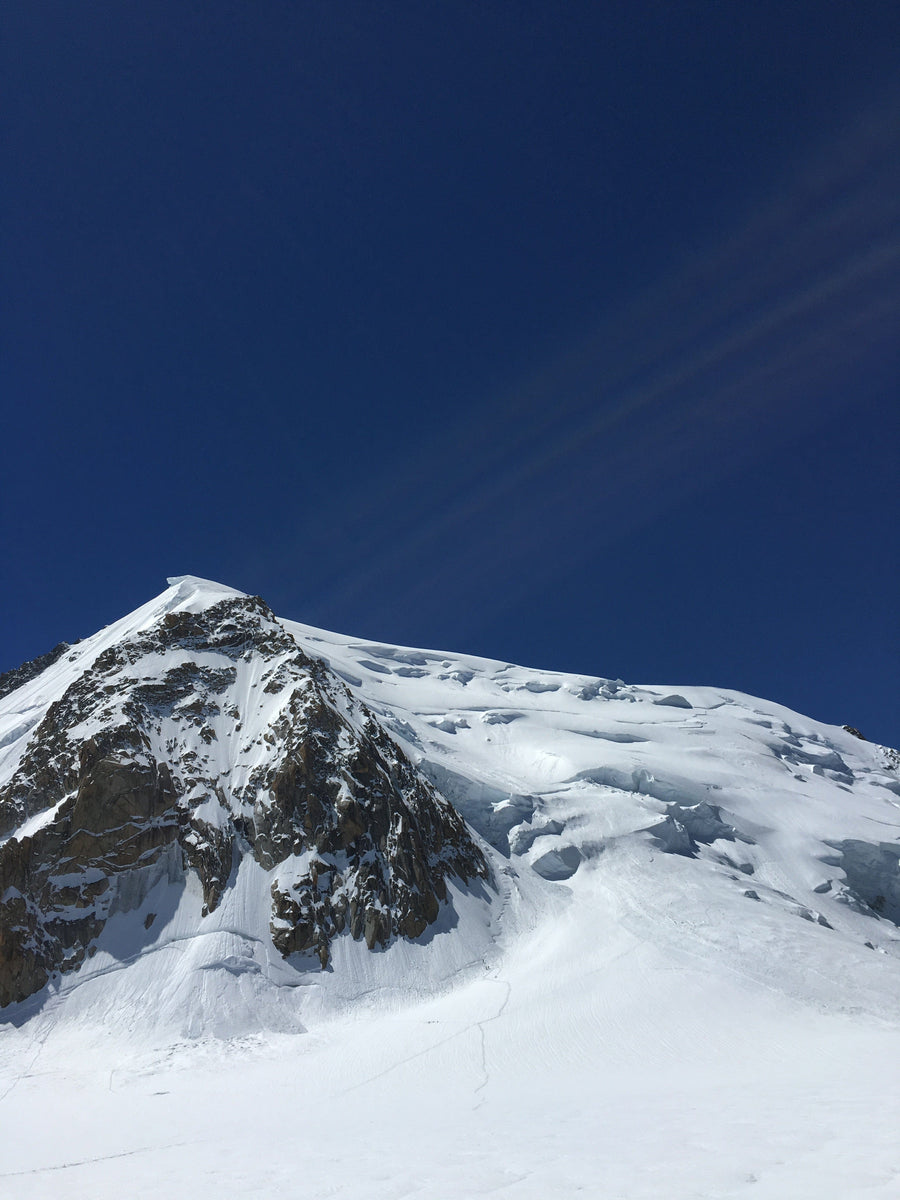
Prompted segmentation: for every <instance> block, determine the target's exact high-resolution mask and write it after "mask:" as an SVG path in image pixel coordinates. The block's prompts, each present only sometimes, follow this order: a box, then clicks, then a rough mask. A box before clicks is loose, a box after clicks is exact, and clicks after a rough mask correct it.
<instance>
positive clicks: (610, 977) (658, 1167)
mask: <svg viewBox="0 0 900 1200" xmlns="http://www.w3.org/2000/svg"><path fill="white" fill-rule="evenodd" d="M227 595H231V596H233V595H235V593H234V592H232V591H231V590H230V589H223V588H221V587H219V585H216V584H212V583H209V582H207V581H202V580H196V579H193V578H192V577H181V578H179V579H178V580H176V581H173V584H172V586H171V587H170V588H169V590H168V591H167V592H165V593H163V595H162V596H161V597H158V598H157V599H156V600H154V601H151V602H150V603H149V604H147V605H144V606H143V607H142V608H141V609H138V610H137V611H136V612H135V613H133V614H131V615H130V616H128V617H126V618H124V619H123V620H122V621H121V622H117V623H116V624H114V625H112V626H109V627H108V628H107V629H105V630H101V631H100V633H98V634H97V635H95V637H94V638H89V639H87V640H86V641H85V642H83V643H80V644H79V645H77V646H75V647H72V648H71V649H70V650H69V651H68V652H67V653H66V654H65V655H63V656H62V658H61V659H60V660H58V661H57V662H56V663H55V664H53V665H52V666H51V667H49V668H47V669H46V670H45V671H44V672H43V673H42V674H41V675H39V676H38V677H36V678H35V679H33V680H31V681H30V682H29V683H28V684H26V685H24V686H23V687H22V688H20V689H19V690H18V691H17V692H14V693H11V694H10V695H9V696H8V697H6V698H5V699H4V700H3V701H2V702H0V771H2V772H3V775H4V777H6V775H7V774H8V773H9V772H11V771H12V770H13V769H14V768H15V764H16V763H17V762H18V761H19V758H20V757H21V755H22V753H23V752H24V749H25V746H26V744H27V742H28V738H29V737H30V735H31V732H32V731H33V730H34V729H35V727H36V726H37V725H38V724H39V723H40V721H41V719H42V718H43V716H44V714H45V712H46V710H47V708H48V707H49V705H50V704H51V703H52V701H53V700H54V699H55V698H57V697H58V695H59V694H60V692H61V691H62V690H63V689H64V688H65V687H67V686H68V685H69V684H70V683H71V682H72V681H73V680H75V679H76V678H78V676H79V675H80V673H81V672H82V671H84V670H85V669H86V668H87V667H89V666H90V664H91V663H92V662H94V661H95V660H96V658H97V656H98V655H99V654H100V653H102V652H103V651H104V650H105V649H107V648H108V647H110V646H112V645H114V644H116V642H117V641H119V640H121V639H122V637H123V636H125V635H130V634H133V633H135V632H136V631H137V630H140V629H146V628H149V627H150V626H151V625H152V624H153V623H154V622H155V621H157V620H159V619H160V618H161V616H162V615H164V614H165V613H169V612H172V611H173V610H176V609H178V608H185V609H188V610H191V611H196V610H198V609H200V608H203V607H204V606H206V605H208V604H211V603H215V602H216V601H217V600H220V599H222V598H223V597H224V596H227ZM282 624H283V626H284V628H285V629H287V630H288V631H289V632H290V633H291V634H292V636H293V637H294V638H295V639H296V640H297V642H298V644H299V645H300V646H301V647H302V648H303V649H304V650H305V651H306V652H307V653H308V654H310V655H313V656H316V657H319V658H322V659H323V660H324V661H325V662H326V663H327V664H328V666H329V668H330V669H331V670H332V671H334V672H335V673H336V674H337V675H338V676H339V677H340V678H341V679H343V680H345V681H347V683H348V685H349V686H350V688H351V690H352V691H353V692H354V693H355V694H356V695H357V696H358V697H359V698H360V699H362V700H363V701H364V703H365V704H366V705H368V707H369V708H370V709H371V710H372V711H373V712H377V713H378V714H379V716H380V718H381V719H382V720H383V721H384V722H385V724H386V727H387V728H388V729H389V730H390V732H391V733H392V735H393V736H394V737H395V738H396V739H397V740H398V741H399V742H400V743H401V745H403V747H404V748H405V749H406V751H407V753H408V754H409V755H410V756H411V758H412V759H413V761H414V762H416V763H417V764H418V765H419V767H420V769H421V770H422V771H423V773H425V774H426V775H428V776H429V777H430V778H431V779H432V780H433V781H436V782H437V786H438V787H439V788H440V789H441V790H444V792H445V794H446V795H447V796H448V798H449V799H450V800H451V801H452V802H453V803H454V804H456V805H457V807H458V808H459V809H460V810H461V811H462V812H463V814H464V815H465V817H466V818H467V819H468V820H469V822H470V823H471V824H472V826H474V828H475V829H476V830H477V831H478V833H479V834H481V835H482V836H483V837H484V838H485V839H486V840H487V842H489V843H491V844H492V846H493V848H492V849H491V848H488V851H487V852H488V853H489V855H490V858H491V862H492V867H493V871H494V877H495V882H496V893H494V892H491V893H490V895H491V897H492V898H491V900H490V903H488V902H487V901H486V900H485V899H484V898H480V897H479V896H478V895H476V894H475V893H474V892H473V893H468V892H465V891H462V890H456V891H454V893H453V910H452V911H453V913H454V914H455V915H454V918H453V921H450V920H449V918H448V921H447V923H446V924H445V925H441V924H440V923H439V926H438V928H437V929H436V931H433V932H432V934H431V935H429V936H427V937H425V938H423V939H422V940H421V942H420V943H419V944H410V943H404V942H398V943H395V944H393V945H391V946H390V947H389V948H388V949H387V950H385V951H382V952H378V953H369V952H368V951H366V950H365V948H364V947H362V946H360V945H359V944H357V943H354V942H352V940H350V939H349V938H342V939H338V941H337V942H336V943H335V946H334V959H333V964H332V967H333V969H331V970H329V971H327V972H323V973H319V972H310V971H308V970H306V969H295V968H294V967H293V966H292V965H291V964H289V963H284V962H283V960H281V957H280V955H278V953H277V952H276V951H275V950H274V948H273V946H272V945H271V942H270V939H269V938H268V935H267V933H266V928H267V924H266V923H267V919H268V918H267V913H268V909H267V906H266V905H267V889H268V887H269V883H270V879H269V876H268V875H267V874H266V873H265V872H262V871H261V870H260V869H258V868H255V867H254V866H253V865H252V864H246V865H243V864H242V865H241V867H240V869H239V870H237V871H236V872H235V873H234V877H233V878H232V880H230V881H229V887H228V889H227V890H226V892H225V894H224V896H223V900H222V904H221V907H220V909H218V910H217V911H216V912H214V913H213V914H212V915H211V916H209V917H206V918H201V916H200V911H201V897H200V895H199V890H198V888H197V887H195V886H194V885H192V884H191V882H190V880H188V882H187V884H186V886H185V887H184V890H183V892H182V893H181V894H180V895H179V896H178V897H176V899H175V900H172V899H171V898H170V900H169V902H168V904H167V903H166V901H165V897H166V895H169V893H167V892H166V888H167V886H169V885H167V883H166V881H165V880H160V881H158V882H157V883H156V884H154V885H153V888H152V889H151V890H150V892H149V893H148V894H147V895H146V896H145V897H143V899H141V900H140V903H139V904H138V906H137V907H136V908H135V909H134V910H133V911H131V912H128V913H122V914H120V915H118V916H116V917H115V918H112V919H111V921H110V926H109V927H110V940H109V941H108V943H102V944H101V950H100V952H98V954H97V955H96V957H95V958H94V959H92V960H90V961H89V962H87V963H86V964H85V966H84V967H83V968H82V970H81V971H80V972H78V973H77V974H74V975H70V976H65V977H63V979H62V980H60V981H58V982H57V983H56V984H54V985H52V987H51V988H50V989H48V990H47V993H46V994H45V995H44V996H43V998H38V999H37V1000H36V1001H35V1003H33V1004H32V1005H31V1007H30V1008H29V1007H27V1002H26V1006H25V1007H23V1008H22V1010H21V1012H20V1013H19V1014H18V1015H17V1016H16V1015H15V1014H13V1015H14V1017H15V1020H16V1021H18V1022H19V1024H14V1023H13V1022H12V1021H6V1023H2V1022H0V1122H2V1124H0V1128H2V1130H3V1135H2V1139H3V1158H2V1164H0V1200H7V1198H8V1200H34V1198H37V1197H40V1198H42V1200H43V1198H44V1197H50V1196H55V1195H56V1194H57V1193H58V1191H59V1190H60V1188H61V1187H65V1189H66V1195H67V1198H68V1200H79V1198H80V1197H84V1198H85V1200H87V1198H88V1197H90V1200H120V1198H121V1197H122V1196H123V1195H128V1196H130V1197H136V1198H140V1197H150V1196H154V1197H155V1196H158V1195H160V1194H165V1193H167V1192H172V1193H174V1194H176V1195H190V1196H191V1197H192V1200H213V1198H214V1197H215V1200H220V1198H221V1195H222V1194H223V1193H225V1194H228V1195H234V1196H244V1195H246V1196H251V1195H267V1196H268V1195H278V1196H286V1197H300V1198H303V1200H319V1198H323V1200H324V1198H326V1197H327V1198H334V1200H341V1198H347V1200H350V1198H351V1197H352V1200H369V1198H371V1200H400V1198H401V1197H419V1198H422V1197H427V1198H428V1200H441V1198H443V1197H446V1198H448V1200H450V1198H451V1197H452V1198H456V1197H461V1196H462V1197H470V1196H471V1197H476V1196H491V1195H500V1196H503V1197H512V1198H515V1200H532V1198H534V1200H537V1198H538V1197H540V1200H545V1197H547V1196H548V1195H550V1196H561V1197H569V1196H573V1197H574V1196H588V1197H602V1198H604V1200H650V1198H651V1197H652V1198H653V1200H659V1198H660V1197H665V1200H697V1198H703V1200H707V1198H708V1200H713V1198H716V1200H730V1198H741V1197H747V1198H748V1200H785V1198H786V1197H791V1200H830V1198H831V1197H835V1198H837V1197H841V1200H847V1198H849V1200H854V1198H855V1197H858V1198H860V1200H863V1198H865V1200H896V1197H897V1196H898V1195H900V1139H898V1137H897V1130H898V1129H900V1083H898V1076H900V1073H898V1071H897V1064H898V1063H900V1014H898V1009H897V996H898V994H900V929H898V927H897V925H895V924H894V923H893V922H892V921H890V920H888V919H887V917H886V916H881V917H879V916H877V915H876V914H875V913H874V912H872V911H871V910H868V911H867V910H866V908H865V903H866V902H869V901H875V900H877V897H876V896H874V895H861V896H860V895H858V894H857V892H858V891H859V889H860V888H862V889H864V890H865V888H866V887H868V886H869V880H870V878H871V885H872V887H873V888H874V887H875V885H876V884H877V885H878V886H879V887H883V886H886V885H885V883H884V881H885V880H886V879H888V875H886V874H883V873H882V874H881V875H876V874H872V875H871V877H870V876H867V875H866V874H865V871H866V870H870V871H873V872H874V871H875V870H876V866H877V863H879V862H880V863H882V866H881V867H878V870H881V871H883V872H884V871H886V870H887V868H885V867H884V866H883V863H884V862H885V861H887V862H889V861H890V856H888V858H887V859H878V858H877V853H876V852H877V851H878V847H884V846H887V847H891V846H894V845H896V844H897V843H898V830H900V822H898V821H897V820H896V819H895V816H896V811H897V808H898V805H900V799H898V797H900V780H898V778H897V772H896V769H895V768H894V767H892V766H891V760H890V759H889V757H888V756H887V755H886V754H885V752H883V751H881V750H880V749H879V748H878V747H874V746H871V745H869V744H868V743H865V742H861V741H859V740H858V739H857V738H855V737H853V736H852V735H850V734H848V733H846V732H845V731H844V730H842V729H837V728H833V727H829V726H825V725H822V724H820V723H818V722H814V721H812V720H810V719H808V718H805V717H803V716H801V715H799V714H796V713H792V712H790V711H789V710H787V709H784V708H783V707H781V706H779V705H775V704H770V703H768V702H766V701H764V700H759V699H757V698H754V697H749V696H745V695H742V694H740V693H736V692H728V691H727V690H725V689H721V688H700V687H691V688H680V687H669V686H661V685H660V686H641V687H634V686H630V685H627V684H624V683H623V682H622V681H618V680H614V681H610V680H592V679H588V678H587V677H581V676H571V675H563V674H559V673H557V672H552V671H544V670H540V671H538V670H530V669H528V668H523V667H516V666H513V665H511V664H508V663H499V662H491V661H488V660H484V659H477V658H473V657H471V656H466V655H459V654H451V653H445V652H442V651H432V650H417V649H411V648H404V647H392V646H382V645H379V644H377V643H372V642H370V641H364V640H362V639H355V638H347V637H342V636H340V635H337V634H331V633H328V632H326V631H322V630H313V629H309V628H307V627H305V626H302V625H297V624H295V623H292V622H288V621H284V622H282ZM253 683H254V680H253V679H252V678H251V676H250V675H249V674H245V675H243V676H241V677H240V678H239V680H238V682H237V683H236V685H235V686H236V688H240V689H243V691H242V692H241V693H240V695H239V696H238V697H237V702H238V704H239V706H240V708H241V711H244V708H245V706H246V705H245V701H246V697H247V696H249V694H250V691H249V689H251V687H252V686H253ZM678 697H680V699H678ZM663 701H669V702H668V703H663ZM685 705H690V706H691V707H685ZM848 718H849V719H852V714H848ZM226 751H227V747H223V746H221V745H219V748H218V750H217V753H221V754H226ZM222 761H223V763H224V761H225V760H224V759H223V760H222ZM704 806H705V807H704ZM710 806H712V807H710ZM48 819H49V817H48V815H47V814H36V816H35V817H33V818H31V821H30V824H29V829H33V828H37V827H39V823H40V822H41V821H44V820H48ZM729 830H730V831H731V832H729ZM27 831H28V830H25V829H24V828H23V829H22V830H19V831H16V833H14V834H13V836H22V835H23V834H24V833H25V832H27ZM713 833H714V834H716V836H712V834H713ZM667 839H668V840H667ZM704 839H706V840H704ZM847 840H849V841H851V842H857V843H859V844H861V845H865V846H871V847H874V851H873V853H874V854H875V857H872V855H871V854H870V855H869V857H866V855H865V854H863V855H862V856H861V857H859V859H858V862H856V860H854V862H856V866H855V867H854V869H855V870H857V875H855V876H854V877H853V879H852V880H851V878H850V873H851V867H853V863H851V861H850V860H849V859H847V858H844V857H842V855H843V853H844V852H843V851H842V850H841V849H840V847H841V846H842V845H843V843H844V842H845V841H847ZM689 843H690V845H691V846H692V849H691V855H692V856H687V855H685V854H684V853H671V852H668V851H669V850H671V849H672V848H673V847H674V848H677V847H679V846H680V847H681V848H682V850H683V849H684V848H685V847H686V846H688V844H689ZM859 863H862V864H863V866H862V867H860V866H859ZM870 863H875V864H876V866H870V867H866V865H865V864H870ZM860 871H862V874H861V875H860V874H859V872H860ZM541 872H543V873H544V874H543V875H542V874H541ZM888 882H890V881H888ZM854 887H855V888H856V889H857V891H856V892H854V890H853V888H854ZM823 889H825V890H823ZM848 889H849V890H848ZM870 890H871V889H870ZM748 893H753V894H755V895H756V897H757V898H756V899H754V898H753V895H748ZM898 894H900V893H898ZM881 899H882V906H883V907H884V906H889V904H890V896H888V897H887V898H885V896H882V897H881ZM847 901H850V902H849V903H848V902H847ZM448 911H449V910H448ZM151 912H153V913H156V914H159V918H158V921H157V923H156V924H155V925H154V926H153V936H152V938H151V939H150V940H149V941H148V940H147V936H146V935H144V939H143V949H141V950H140V951H139V952H137V953H132V954H126V953H125V952H124V950H123V947H125V946H127V944H128V937H129V936H130V933H129V931H137V930H140V929H142V928H143V925H142V923H143V921H144V919H145V917H146V916H147V914H148V913H151ZM820 917H821V918H822V919H824V920H827V922H828V925H827V926H826V925H823V924H821V923H820V922H819V918H820ZM116 939H118V940H116ZM132 944H141V943H140V942H139V943H132ZM104 945H106V947H107V948H106V949H104ZM27 1013H31V1014H32V1015H30V1017H29V1018H28V1019H27V1020H25V1019H24V1018H25V1016H26V1015H27Z"/></svg>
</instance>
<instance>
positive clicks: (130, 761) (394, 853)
mask: <svg viewBox="0 0 900 1200" xmlns="http://www.w3.org/2000/svg"><path fill="white" fill-rule="evenodd" d="M26 822H27V823H28V825H27V826H26V829H25V830H22V827H23V825H24V824H25V823H26ZM28 829H30V830H31V832H30V834H27V830H28ZM17 831H21V832H17ZM0 833H2V834H10V833H11V834H12V835H13V836H12V837H10V838H9V840H7V841H6V842H5V843H4V844H3V845H2V846H0V1005H7V1004H9V1003H10V1002H12V1001H16V1000H21V999H23V998H25V997H27V996H29V995H31V994H33V993H34V992H35V991H38V990H39V989H40V988H41V987H43V986H44V985H45V984H46V982H47V981H48V979H50V978H51V977H52V976H53V975H54V974H55V973H59V972H66V971H71V970H73V969H75V968H77V967H78V966H79V965H81V963H83V962H84V960H85V957H87V956H90V955H92V954H93V953H94V952H95V950H96V947H97V945H98V939H100V938H101V936H102V932H103V929H104V926H105V924H106V922H107V921H108V920H109V918H110V916H111V915H113V914H114V913H115V912H116V911H119V910H121V909H128V908H134V907H136V906H137V905H138V904H139V903H140V902H141V900H142V899H143V897H144V896H145V895H146V894H147V891H148V890H149V888H150V887H151V886H153V885H154V884H155V883H156V882H158V881H159V880H160V879H161V878H162V877H163V876H166V875H167V876H168V878H169V880H170V882H171V883H172V885H173V886H176V885H177V884H178V883H179V881H180V882H181V883H182V885H183V882H184V879H185V877H186V874H187V873H194V874H195V875H196V876H197V878H198V879H199V882H200V885H201V888H202V894H203V902H204V908H203V914H209V913H212V912H214V911H215V910H216V908H217V906H218V905H219V904H220V902H221V899H222V896H223V895H224V893H225V890H226V889H227V888H228V887H229V886H230V882H231V881H232V880H233V878H234V874H235V871H236V868H237V865H238V864H239V863H240V861H241V860H242V859H243V858H244V857H245V856H248V855H249V856H251V857H252V858H253V859H254V860H255V861H256V862H257V863H258V864H259V866H260V867H261V868H262V869H263V871H264V872H266V875H265V879H266V880H267V884H266V886H267V888H268V895H269V900H270V906H271V907H270V913H271V921H270V932H271V937H272V940H273V942H274V945H275V946H276V948H277V949H278V950H279V951H280V952H281V953H282V954H283V955H285V956H289V955H292V954H309V955H315V956H316V957H317V959H318V961H319V963H320V964H321V965H322V966H323V967H325V966H326V965H328V963H329V961H330V956H331V946H332V943H333V941H334V939H335V938H337V937H340V936H343V935H346V936H349V937H352V938H354V939H357V940H364V941H365V943H366V945H367V946H368V947H369V948H370V949H375V948H376V947H379V946H385V945H387V944H388V943H389V942H390V941H391V940H392V939H394V938H397V937H406V938H416V937H419V936H421V935H422V934H423V933H424V932H425V930H426V929H427V928H428V926H429V925H430V924H432V923H433V922H434V921H435V920H436V918H437V917H438V914H439V912H440V909H441V907H442V905H444V904H446V903H447V902H448V890H447V884H448V881H449V880H450V879H456V880H459V881H467V880H472V879H474V878H476V877H478V878H482V879H486V878H487V876H488V867H487V864H486V861H485V859H484V857H483V855H482V853H481V851H480V849H479V848H478V846H477V844H476V843H475V841H474V840H473V838H472V836H471V835H470V833H469V831H468V829H467V827H466V825H465V823H464V822H463V821H462V819H461V818H460V817H459V815H458V814H457V812H456V811H455V809H453V807H452V806H451V805H450V804H449V803H448V802H447V801H446V800H445V799H444V798H443V797H442V796H441V795H440V794H439V793H438V792H437V791H436V789H435V788H434V786H433V785H432V784H431V783H429V782H428V781H427V780H426V779H425V778H424V777H423V776H421V775H420V774H419V773H418V771H417V770H416V768H415V767H414V766H413V764H412V763H411V762H410V761H409V759H408V758H407V757H406V756H405V755H404V753H403V752H402V751H401V749H400V748H399V746H398V745H397V744H396V743H395V742H394V741H393V740H392V739H391V738H390V737H389V736H388V734H387V733H386V732H385V730H384V729H383V728H382V727H381V725H380V724H379V723H378V721H377V719H376V718H375V717H374V715H373V714H372V713H371V712H369V711H368V710H366V709H365V708H364V706H362V705H361V704H359V702H358V701H356V700H355V699H354V697H353V696H352V694H351V693H350V692H349V690H348V689H347V687H346V686H345V685H344V684H343V683H342V682H341V681H340V680H339V679H338V678H337V677H336V676H334V675H332V674H331V673H330V672H329V671H328V669H327V668H326V667H325V666H324V664H322V663H321V662H319V661H317V660H314V659H311V658H309V657H308V656H307V655H305V654H303V653H302V652H301V651H300V650H299V648H298V647H297V644H296V643H295V642H294V640H293V639H292V638H291V637H290V635H289V634H288V633H287V631H286V630H285V629H284V628H283V626H281V625H280V624H279V622H278V621H277V620H276V619H275V618H274V616H273V615H272V613H271V612H270V611H269V609H268V608H267V607H266V605H265V604H264V603H263V602H262V601H261V600H259V599H258V598H248V597H242V596H235V597H234V598H229V599H227V600H223V601H220V602H219V603H216V604H213V605H211V606H210V607H208V608H206V609H205V610H204V611H202V612H199V613H197V612H189V611H180V610H176V611H173V612H169V613H166V614H165V615H164V616H162V617H161V618H160V619H159V620H158V621H157V622H156V623H155V624H153V625H151V626H150V628H148V629H146V630H142V631H141V632H140V633H139V634H135V635H134V636H132V637H130V638H128V639H125V640H123V641H122V642H120V643H119V644H117V645H115V646H113V647H111V648H109V649H107V650H105V651H104V652H103V653H101V654H100V655H99V656H98V657H96V659H94V661H93V662H92V663H91V664H90V666H89V667H87V668H86V669H85V670H84V671H83V672H82V673H81V675H80V676H79V677H78V678H77V679H76V680H75V682H73V683H72V684H71V685H70V686H69V687H68V688H67V689H66V691H65V692H64V693H63V694H62V695H61V696H60V697H59V698H58V699H57V700H56V701H55V702H54V703H53V704H52V705H51V706H50V708H49V709H48V710H47V712H46V714H45V716H44V719H43V720H42V721H41V722H40V723H39V725H38V726H37V727H36V728H35V729H34V731H33V732H32V734H31V737H30V740H29V743H28V746H27V748H26V751H25V753H24V754H23V756H22V758H21V760H20V761H19V764H18V767H17V769H16V771H15V773H14V774H13V776H12V778H11V779H9V781H8V783H7V784H6V786H4V787H3V788H2V789H0ZM151 924H152V922H151ZM139 948H140V947H139V946H136V947H135V952H137V950H139Z"/></svg>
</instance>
